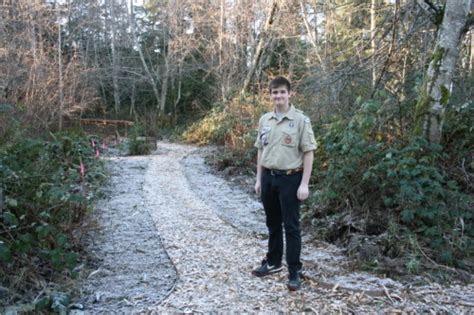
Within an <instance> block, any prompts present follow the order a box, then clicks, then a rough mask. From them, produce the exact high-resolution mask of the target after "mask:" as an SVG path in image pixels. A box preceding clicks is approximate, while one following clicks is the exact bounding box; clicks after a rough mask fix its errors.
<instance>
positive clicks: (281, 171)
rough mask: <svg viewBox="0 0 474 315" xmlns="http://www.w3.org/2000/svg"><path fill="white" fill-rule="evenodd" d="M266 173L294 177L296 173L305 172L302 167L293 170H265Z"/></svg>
mask: <svg viewBox="0 0 474 315" xmlns="http://www.w3.org/2000/svg"><path fill="white" fill-rule="evenodd" d="M263 169H264V170H265V171H267V172H270V174H272V175H293V174H296V173H300V172H302V171H303V168H302V167H298V168H293V169H291V170H276V169H271V168H266V167H264V168H263Z"/></svg>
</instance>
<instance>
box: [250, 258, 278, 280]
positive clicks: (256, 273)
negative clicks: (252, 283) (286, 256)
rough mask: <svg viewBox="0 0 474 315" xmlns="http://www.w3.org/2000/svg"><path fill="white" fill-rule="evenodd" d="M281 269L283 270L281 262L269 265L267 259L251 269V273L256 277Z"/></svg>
mask: <svg viewBox="0 0 474 315" xmlns="http://www.w3.org/2000/svg"><path fill="white" fill-rule="evenodd" d="M281 270H283V267H282V266H281V264H280V265H278V266H271V265H270V264H269V263H268V262H267V261H265V262H264V263H263V262H262V265H261V266H260V267H258V268H257V269H254V270H252V274H253V275H254V276H257V277H264V276H268V275H271V274H272V273H275V272H278V271H281Z"/></svg>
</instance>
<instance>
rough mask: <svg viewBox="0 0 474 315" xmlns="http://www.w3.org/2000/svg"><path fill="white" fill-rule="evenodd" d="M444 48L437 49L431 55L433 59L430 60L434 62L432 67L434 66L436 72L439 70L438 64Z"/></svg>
mask: <svg viewBox="0 0 474 315" xmlns="http://www.w3.org/2000/svg"><path fill="white" fill-rule="evenodd" d="M444 51H445V50H444V48H443V47H438V49H436V51H435V52H434V53H433V58H432V59H431V60H432V61H433V62H434V65H435V66H436V70H438V68H439V62H440V61H441V59H443V56H444Z"/></svg>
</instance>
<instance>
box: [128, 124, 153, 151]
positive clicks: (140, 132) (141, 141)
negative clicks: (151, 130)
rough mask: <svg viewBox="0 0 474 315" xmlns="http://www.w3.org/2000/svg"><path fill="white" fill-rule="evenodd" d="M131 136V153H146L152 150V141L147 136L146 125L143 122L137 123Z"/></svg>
mask: <svg viewBox="0 0 474 315" xmlns="http://www.w3.org/2000/svg"><path fill="white" fill-rule="evenodd" d="M130 133H131V136H130V138H129V143H128V154H129V155H145V154H149V153H150V152H151V150H152V146H151V144H150V142H148V141H147V138H146V137H145V127H144V126H143V125H141V124H135V125H134V126H133V128H132V129H131V131H130Z"/></svg>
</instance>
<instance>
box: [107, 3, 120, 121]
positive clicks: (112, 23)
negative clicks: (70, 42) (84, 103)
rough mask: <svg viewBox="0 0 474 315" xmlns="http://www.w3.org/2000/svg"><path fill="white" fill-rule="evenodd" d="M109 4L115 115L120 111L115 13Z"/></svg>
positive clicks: (112, 4) (111, 4)
mask: <svg viewBox="0 0 474 315" xmlns="http://www.w3.org/2000/svg"><path fill="white" fill-rule="evenodd" d="M109 1H111V2H110V29H111V33H112V36H111V39H110V49H111V51H112V83H113V86H114V110H115V113H116V114H117V113H118V111H119V110H120V95H119V93H120V92H119V86H118V71H117V67H118V58H117V52H116V51H115V36H116V32H115V11H114V1H113V0H109ZM106 4H107V2H106Z"/></svg>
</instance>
